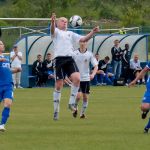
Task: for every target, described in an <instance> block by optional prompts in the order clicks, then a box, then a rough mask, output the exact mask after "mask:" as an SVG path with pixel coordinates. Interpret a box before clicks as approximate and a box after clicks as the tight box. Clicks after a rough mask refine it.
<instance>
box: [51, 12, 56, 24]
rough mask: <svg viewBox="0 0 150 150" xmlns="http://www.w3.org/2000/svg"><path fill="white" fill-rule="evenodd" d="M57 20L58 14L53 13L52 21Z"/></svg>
mask: <svg viewBox="0 0 150 150" xmlns="http://www.w3.org/2000/svg"><path fill="white" fill-rule="evenodd" d="M55 20H56V14H55V13H52V16H51V21H52V22H55Z"/></svg>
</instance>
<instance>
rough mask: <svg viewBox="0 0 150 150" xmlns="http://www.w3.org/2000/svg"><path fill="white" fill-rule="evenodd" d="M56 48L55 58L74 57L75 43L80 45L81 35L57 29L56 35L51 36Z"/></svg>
mask: <svg viewBox="0 0 150 150" xmlns="http://www.w3.org/2000/svg"><path fill="white" fill-rule="evenodd" d="M51 37H52V40H53V46H54V58H55V57H58V56H72V52H73V51H74V46H73V45H74V43H77V44H79V41H80V39H81V38H82V36H81V35H79V34H76V33H74V32H72V31H63V30H60V29H58V28H55V32H54V35H51Z"/></svg>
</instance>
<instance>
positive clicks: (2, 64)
mask: <svg viewBox="0 0 150 150" xmlns="http://www.w3.org/2000/svg"><path fill="white" fill-rule="evenodd" d="M4 48H5V47H4V44H3V42H2V41H0V103H1V102H2V101H3V105H4V108H3V111H2V117H1V122H0V131H5V124H6V122H7V120H8V118H9V115H10V107H11V105H12V100H13V80H12V72H13V73H17V72H20V71H21V69H19V68H17V69H13V70H12V71H11V70H10V62H9V60H7V59H6V58H5V56H4V55H3V51H4Z"/></svg>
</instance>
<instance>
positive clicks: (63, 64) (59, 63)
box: [53, 56, 79, 80]
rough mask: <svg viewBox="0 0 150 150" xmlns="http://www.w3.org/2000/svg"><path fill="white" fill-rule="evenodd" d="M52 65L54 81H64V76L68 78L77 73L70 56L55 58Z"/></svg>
mask: <svg viewBox="0 0 150 150" xmlns="http://www.w3.org/2000/svg"><path fill="white" fill-rule="evenodd" d="M53 65H54V75H55V79H56V80H60V79H65V76H66V75H67V76H68V77H70V75H71V74H72V73H74V72H79V69H78V67H77V65H76V63H75V61H74V59H73V58H72V57H70V56H61V57H56V58H55V59H54V61H53Z"/></svg>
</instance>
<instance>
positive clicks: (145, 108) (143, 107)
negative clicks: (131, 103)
mask: <svg viewBox="0 0 150 150" xmlns="http://www.w3.org/2000/svg"><path fill="white" fill-rule="evenodd" d="M149 109H150V105H149V104H142V105H141V110H142V111H147V110H149Z"/></svg>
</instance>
